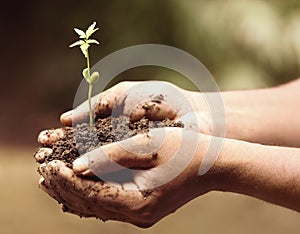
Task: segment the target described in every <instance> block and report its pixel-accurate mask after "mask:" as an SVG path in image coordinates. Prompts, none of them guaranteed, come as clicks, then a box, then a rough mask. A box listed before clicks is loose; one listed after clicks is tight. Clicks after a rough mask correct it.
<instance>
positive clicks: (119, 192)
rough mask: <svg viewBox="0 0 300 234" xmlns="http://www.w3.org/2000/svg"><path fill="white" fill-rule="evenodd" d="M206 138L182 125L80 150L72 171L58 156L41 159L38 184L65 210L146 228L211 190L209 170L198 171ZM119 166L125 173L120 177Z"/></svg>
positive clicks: (207, 139)
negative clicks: (51, 158)
mask: <svg viewBox="0 0 300 234" xmlns="http://www.w3.org/2000/svg"><path fill="white" fill-rule="evenodd" d="M210 139H211V137H210V136H206V135H202V134H199V133H196V132H194V131H188V130H185V129H182V128H160V129H152V130H150V132H149V133H147V134H146V133H145V134H139V135H136V136H134V137H132V138H129V139H127V140H124V141H121V142H116V143H111V144H108V145H105V146H102V147H100V148H97V149H95V150H93V151H91V152H89V153H87V154H85V155H84V156H82V157H81V158H79V159H77V160H76V161H74V163H73V170H71V169H70V168H68V167H66V166H65V164H64V163H62V162H61V161H52V162H50V163H47V164H45V163H44V164H42V165H41V166H40V172H41V175H42V179H41V180H40V187H41V188H42V189H43V190H44V191H45V192H47V193H48V194H49V195H50V196H52V197H53V198H54V199H56V200H57V201H58V202H59V203H62V204H63V209H64V211H66V212H70V213H74V214H77V215H79V216H83V217H97V218H101V219H103V220H119V221H123V222H128V223H132V224H134V225H136V226H139V227H150V226H152V225H153V224H155V223H156V222H158V221H159V220H160V219H162V218H163V217H165V216H166V215H168V214H170V213H172V212H174V211H175V210H176V209H178V208H179V207H181V206H182V205H183V204H185V203H186V202H188V201H189V200H191V199H193V198H194V197H197V196H199V195H201V194H204V193H206V192H208V191H210V190H212V189H214V186H215V183H216V182H215V181H214V180H213V179H212V178H213V177H214V176H213V174H214V172H213V170H211V171H210V172H209V173H207V174H205V175H204V176H201V177H199V176H198V171H199V167H200V164H201V160H202V158H203V155H204V154H205V153H206V151H207V148H208V145H209V142H210ZM191 143H192V144H191ZM124 171H127V173H126V174H127V175H128V174H131V177H129V178H128V179H127V180H126V181H121V182H120V181H118V179H116V178H118V173H121V175H124ZM97 177H98V178H97ZM99 178H100V179H99Z"/></svg>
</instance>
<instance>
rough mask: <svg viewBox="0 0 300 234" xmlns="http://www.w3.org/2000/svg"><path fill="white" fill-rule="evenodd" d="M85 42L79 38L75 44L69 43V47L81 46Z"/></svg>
mask: <svg viewBox="0 0 300 234" xmlns="http://www.w3.org/2000/svg"><path fill="white" fill-rule="evenodd" d="M84 43H85V42H84V41H83V40H79V41H76V42H74V43H73V44H71V45H69V47H74V46H81V45H83V44H84Z"/></svg>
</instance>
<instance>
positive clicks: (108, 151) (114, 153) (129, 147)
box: [73, 133, 160, 176]
mask: <svg viewBox="0 0 300 234" xmlns="http://www.w3.org/2000/svg"><path fill="white" fill-rule="evenodd" d="M159 140H160V139H158V140H157V142H159ZM150 142H151V143H150ZM153 146H154V145H153V141H151V140H150V137H149V133H148V134H139V135H136V136H134V137H132V138H129V139H126V140H123V141H120V142H114V143H110V144H107V145H104V146H102V147H99V148H97V149H95V150H92V151H90V152H88V153H86V154H85V155H83V156H82V157H80V158H78V159H76V160H75V161H74V162H73V170H74V172H75V173H77V174H81V175H85V176H92V175H96V176H100V175H103V174H106V173H110V172H115V171H120V170H123V169H125V168H131V169H133V168H134V169H149V168H152V167H155V166H156V165H158V164H159V163H160V160H159V158H158V155H157V153H156V151H154V150H153V149H155V148H157V147H153Z"/></svg>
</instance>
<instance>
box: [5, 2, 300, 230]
mask: <svg viewBox="0 0 300 234" xmlns="http://www.w3.org/2000/svg"><path fill="white" fill-rule="evenodd" d="M94 20H95V21H97V23H98V24H97V25H98V26H99V27H100V30H99V31H98V32H97V33H96V34H95V38H97V39H98V40H99V41H100V42H101V46H94V47H93V48H92V50H91V60H92V63H95V62H97V61H98V60H100V59H101V58H103V57H104V56H106V55H108V54H110V53H112V52H114V51H116V50H119V49H122V48H124V47H128V46H132V45H136V44H146V43H158V44H166V45H170V46H175V47H177V48H179V49H182V50H185V51H187V52H188V53H190V54H192V55H193V56H195V57H196V58H198V59H199V60H200V61H201V62H202V63H204V64H205V65H206V67H207V68H208V69H209V70H210V72H211V73H212V74H213V76H214V77H215V79H216V81H217V83H218V84H219V87H220V88H221V90H231V89H250V88H260V87H267V86H270V85H276V84H280V83H283V82H287V81H289V80H292V79H295V78H297V77H298V76H299V68H300V1H298V0H285V1H282V0H273V1H262V0H210V1H208V0H207V1H202V0H197V1H196V0H189V1H186V0H164V1H162V0H160V1H158V0H151V1H150V0H148V1H146V0H145V1H141V0H126V1H125V0H111V1H103V0H102V1H99V0H98V1H69V0H65V1H49V0H45V1H14V0H11V1H7V2H3V3H2V4H1V8H0V30H1V38H0V42H1V43H0V45H1V55H2V56H1V57H0V78H1V83H2V85H1V86H0V104H1V107H2V111H1V114H0V145H1V148H0V185H2V189H1V192H0V207H1V209H0V233H37V232H43V233H52V232H55V233H82V232H84V233H87V232H89V233H141V232H144V233H182V232H185V233H217V232H222V233H253V232H255V233H282V232H283V231H286V232H287V233H299V230H300V222H299V221H300V216H299V214H296V213H295V212H292V211H289V210H286V209H284V208H280V207H275V206H272V205H269V204H265V203H263V202H261V201H258V200H256V199H252V198H247V197H243V196H239V195H230V194H226V195H222V194H219V193H212V194H209V195H206V196H204V197H202V198H198V199H196V200H195V201H193V202H191V203H190V204H188V205H187V206H185V207H184V208H182V209H180V210H179V211H178V212H177V213H175V214H173V215H171V216H170V217H168V218H166V219H164V220H163V221H162V222H161V223H159V224H157V225H156V226H155V227H154V228H152V229H150V230H146V231H141V230H139V229H135V228H133V227H132V226H130V225H126V224H120V223H108V224H102V223H100V222H99V221H96V220H81V219H79V218H77V217H75V216H71V215H67V214H62V213H61V211H60V210H59V208H58V205H57V204H55V202H54V201H52V200H51V199H50V198H49V197H47V195H45V194H43V193H42V192H41V191H39V190H38V189H37V180H38V175H37V173H36V172H35V170H36V165H35V163H34V160H33V158H32V154H33V152H34V149H35V148H36V147H37V143H36V136H37V133H38V132H39V131H40V130H42V129H45V128H50V127H58V126H60V124H59V121H58V118H59V115H60V114H61V113H62V112H63V111H65V110H68V109H70V108H71V107H72V104H73V98H74V95H75V92H76V89H77V86H78V85H79V83H80V81H81V79H82V78H81V70H82V68H83V66H84V63H85V61H84V58H83V56H82V55H81V54H80V51H79V49H69V48H68V45H69V44H70V43H72V42H73V41H75V40H76V37H77V36H76V35H75V33H74V31H73V27H75V26H76V27H79V28H83V29H85V28H86V27H87V26H88V25H89V24H90V23H91V22H92V21H94ZM133 79H134V80H137V79H141V80H144V79H145V80H147V79H164V80H169V81H171V82H174V83H175V84H177V85H179V86H181V87H183V88H187V89H191V87H192V86H191V85H190V84H187V83H186V82H184V81H182V79H180V77H178V75H177V74H176V73H174V72H172V71H168V70H166V69H162V68H154V67H142V68H136V69H132V70H130V71H128V72H124V73H122V74H121V75H119V76H118V77H116V78H115V80H114V82H118V81H120V80H133ZM41 229H43V230H41ZM44 229H45V230H44Z"/></svg>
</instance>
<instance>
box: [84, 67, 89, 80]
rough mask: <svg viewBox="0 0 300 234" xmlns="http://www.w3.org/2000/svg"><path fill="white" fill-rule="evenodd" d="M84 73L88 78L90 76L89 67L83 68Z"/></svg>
mask: <svg viewBox="0 0 300 234" xmlns="http://www.w3.org/2000/svg"><path fill="white" fill-rule="evenodd" d="M82 75H83V77H84V78H85V79H86V80H87V79H88V77H89V69H88V68H85V69H83V70H82Z"/></svg>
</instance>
